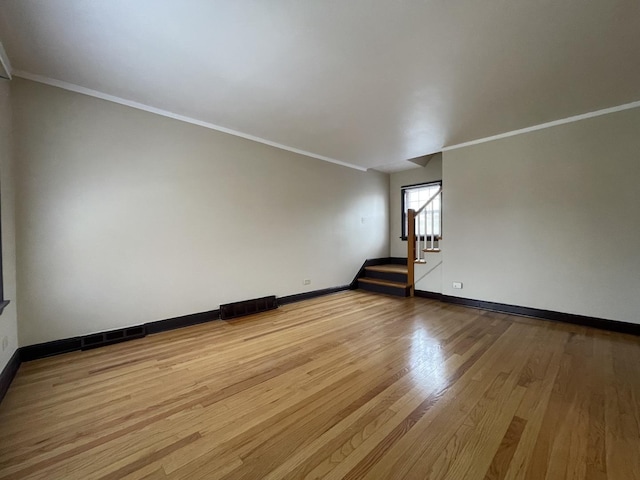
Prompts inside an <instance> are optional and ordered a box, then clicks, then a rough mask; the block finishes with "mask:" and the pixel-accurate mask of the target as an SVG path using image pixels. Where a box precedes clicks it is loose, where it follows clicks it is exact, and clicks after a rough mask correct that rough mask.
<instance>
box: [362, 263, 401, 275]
mask: <svg viewBox="0 0 640 480" xmlns="http://www.w3.org/2000/svg"><path fill="white" fill-rule="evenodd" d="M364 269H365V270H368V271H371V272H383V273H403V274H405V275H406V274H407V266H406V265H372V266H370V267H364Z"/></svg>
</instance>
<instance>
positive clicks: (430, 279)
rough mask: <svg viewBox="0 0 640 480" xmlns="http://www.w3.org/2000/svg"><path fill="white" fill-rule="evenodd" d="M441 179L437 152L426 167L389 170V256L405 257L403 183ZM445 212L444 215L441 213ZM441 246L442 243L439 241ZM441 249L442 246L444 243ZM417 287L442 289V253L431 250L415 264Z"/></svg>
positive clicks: (436, 290)
mask: <svg viewBox="0 0 640 480" xmlns="http://www.w3.org/2000/svg"><path fill="white" fill-rule="evenodd" d="M438 180H442V154H438V155H436V156H435V157H434V158H433V159H432V160H431V161H430V162H429V163H428V164H427V166H426V167H417V168H413V169H411V170H405V171H402V172H397V173H392V174H391V175H390V179H389V245H390V251H391V256H392V257H405V258H406V256H407V242H405V241H403V240H401V238H400V235H401V233H402V232H401V225H400V221H401V218H402V214H401V209H402V200H401V188H402V187H403V186H406V185H415V184H417V183H427V182H435V181H438ZM443 215H444V214H443ZM442 243H443V245H444V244H445V242H442ZM443 248H444V246H443ZM415 281H416V287H415V288H416V289H417V290H424V291H427V292H437V293H441V292H442V254H441V253H430V254H428V256H427V264H426V265H416V266H415Z"/></svg>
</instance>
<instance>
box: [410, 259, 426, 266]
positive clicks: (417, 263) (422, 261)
mask: <svg viewBox="0 0 640 480" xmlns="http://www.w3.org/2000/svg"><path fill="white" fill-rule="evenodd" d="M413 263H415V264H416V265H424V264H425V263H427V261H426V260H414V261H413Z"/></svg>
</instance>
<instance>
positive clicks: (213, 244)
mask: <svg viewBox="0 0 640 480" xmlns="http://www.w3.org/2000/svg"><path fill="white" fill-rule="evenodd" d="M13 90H14V117H15V125H14V128H15V131H16V136H15V138H16V157H17V159H18V161H19V168H18V170H17V182H18V183H17V187H18V190H17V191H18V197H17V201H18V211H17V218H18V224H17V227H18V231H17V232H18V245H19V249H18V265H19V272H18V282H19V291H20V300H21V303H20V326H19V327H20V343H21V344H22V345H29V344H33V343H37V342H44V341H48V340H53V339H58V338H64V337H70V336H74V335H81V334H87V333H91V332H96V331H102V330H107V329H111V328H119V327H123V326H129V325H135V324H140V323H143V322H147V321H152V320H158V319H164V318H170V317H174V316H179V315H185V314H189V313H194V312H201V311H206V310H211V309H215V308H218V306H219V305H220V304H221V303H227V302H233V301H238V300H243V299H248V298H254V297H259V296H263V295H270V294H275V295H278V296H282V295H289V294H294V293H300V292H303V291H308V290H316V289H321V288H327V287H333V286H337V285H344V284H347V283H349V282H350V281H351V280H352V278H353V276H354V275H355V274H356V273H357V271H358V268H359V266H360V265H361V264H362V262H363V261H364V260H365V259H366V258H374V257H382V256H387V255H388V253H389V233H388V224H389V218H388V211H389V209H388V185H389V178H388V176H387V175H384V174H380V173H376V172H368V173H364V172H359V171H356V170H352V169H349V168H345V167H341V166H337V165H333V164H329V163H326V162H322V161H318V160H315V159H310V158H307V157H303V156H299V155H296V154H293V153H290V152H285V151H282V150H279V149H275V148H271V147H268V146H265V145H262V144H258V143H255V142H251V141H248V140H244V139H241V138H237V137H233V136H230V135H226V134H222V133H219V132H215V131H212V130H207V129H204V128H200V127H197V126H193V125H189V124H186V123H181V122H178V121H175V120H171V119H167V118H164V117H160V116H156V115H153V114H150V113H146V112H142V111H139V110H135V109H131V108H128V107H124V106H121V105H116V104H113V103H109V102H106V101H102V100H98V99H95V98H91V97H87V96H83V95H80V94H76V93H72V92H67V91H64V90H60V89H57V88H54V87H49V86H44V85H40V84H37V83H33V82H29V81H26V80H20V79H18V80H17V81H15V84H14V85H13ZM304 279H310V280H311V285H309V286H304V285H303V280H304Z"/></svg>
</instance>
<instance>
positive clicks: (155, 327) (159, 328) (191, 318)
mask: <svg viewBox="0 0 640 480" xmlns="http://www.w3.org/2000/svg"><path fill="white" fill-rule="evenodd" d="M219 318H220V310H209V311H208V312H201V313H192V314H190V315H183V316H182V317H175V318H169V319H167V320H157V321H155V322H149V323H145V327H146V329H147V333H148V334H149V335H151V334H153V333H160V332H166V331H168V330H175V329H176V328H182V327H190V326H191V325H199V324H201V323H207V322H211V321H213V320H218V319H219Z"/></svg>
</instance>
